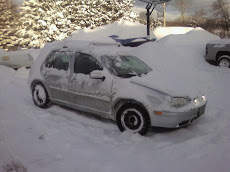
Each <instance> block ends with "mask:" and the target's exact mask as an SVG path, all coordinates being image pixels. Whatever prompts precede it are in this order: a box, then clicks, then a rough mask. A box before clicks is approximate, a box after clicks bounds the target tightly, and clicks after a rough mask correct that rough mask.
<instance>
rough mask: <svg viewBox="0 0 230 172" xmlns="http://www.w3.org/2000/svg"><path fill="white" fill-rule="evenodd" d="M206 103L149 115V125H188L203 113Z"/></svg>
mask: <svg viewBox="0 0 230 172" xmlns="http://www.w3.org/2000/svg"><path fill="white" fill-rule="evenodd" d="M206 104H207V103H205V104H204V105H202V106H200V107H197V108H194V109H191V110H188V111H185V112H163V114H162V115H151V125H152V126H155V127H164V128H179V127H183V126H186V125H189V124H191V123H193V122H194V121H195V120H197V119H198V118H200V117H201V116H202V115H203V114H204V113H205V108H206Z"/></svg>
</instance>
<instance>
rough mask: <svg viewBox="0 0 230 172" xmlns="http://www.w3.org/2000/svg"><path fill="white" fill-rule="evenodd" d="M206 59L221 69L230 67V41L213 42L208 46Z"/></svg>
mask: <svg viewBox="0 0 230 172" xmlns="http://www.w3.org/2000/svg"><path fill="white" fill-rule="evenodd" d="M205 59H206V61H208V62H209V63H211V64H215V65H218V66H220V67H227V68H229V67H230V39H220V40H215V41H211V42H209V43H208V44H207V45H206V54H205Z"/></svg>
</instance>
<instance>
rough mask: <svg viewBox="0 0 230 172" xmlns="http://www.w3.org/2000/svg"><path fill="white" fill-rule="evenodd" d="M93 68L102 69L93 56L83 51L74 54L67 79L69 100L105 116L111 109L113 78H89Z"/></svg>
mask: <svg viewBox="0 0 230 172" xmlns="http://www.w3.org/2000/svg"><path fill="white" fill-rule="evenodd" d="M94 70H101V71H103V68H102V67H101V66H100V64H99V62H98V61H97V60H96V59H95V58H94V57H92V56H91V55H89V54H84V53H76V54H75V58H74V65H73V70H72V73H71V77H70V80H69V92H70V98H71V100H70V102H71V103H73V104H74V105H75V106H76V107H77V108H78V109H81V110H85V111H89V112H93V113H97V114H99V115H101V116H105V115H107V114H108V113H109V112H110V111H111V97H112V95H111V94H112V84H113V79H112V77H111V76H109V75H108V76H106V77H105V79H104V80H103V79H91V78H90V73H91V72H92V71H94ZM104 70H105V69H104ZM103 72H104V71H103Z"/></svg>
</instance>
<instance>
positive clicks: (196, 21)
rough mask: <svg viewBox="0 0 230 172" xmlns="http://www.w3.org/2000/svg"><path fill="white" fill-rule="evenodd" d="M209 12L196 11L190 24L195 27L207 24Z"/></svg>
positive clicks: (191, 17)
mask: <svg viewBox="0 0 230 172" xmlns="http://www.w3.org/2000/svg"><path fill="white" fill-rule="evenodd" d="M206 14H207V12H206V11H205V10H204V9H200V10H196V11H195V12H194V13H193V14H192V15H191V16H190V17H189V19H190V22H191V25H192V26H193V27H200V26H201V25H202V24H204V23H205V20H206V17H205V16H206Z"/></svg>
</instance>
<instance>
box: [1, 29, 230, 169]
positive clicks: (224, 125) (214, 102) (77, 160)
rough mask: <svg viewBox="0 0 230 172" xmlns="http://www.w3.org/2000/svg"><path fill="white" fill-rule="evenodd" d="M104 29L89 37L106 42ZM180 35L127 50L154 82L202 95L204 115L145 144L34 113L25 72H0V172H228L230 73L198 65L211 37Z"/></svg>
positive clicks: (74, 114) (98, 123)
mask: <svg viewBox="0 0 230 172" xmlns="http://www.w3.org/2000/svg"><path fill="white" fill-rule="evenodd" d="M110 29H112V31H111V32H109V31H105V30H103V29H102V30H101V32H100V29H99V31H98V32H95V34H93V33H91V37H92V39H94V37H95V39H96V38H98V37H100V35H101V37H102V36H105V35H103V33H104V34H105V33H106V34H107V36H110V34H111V33H112V32H115V30H116V27H111V28H110ZM132 32H135V29H133V30H132ZM184 33H186V34H184ZM184 33H183V34H181V35H168V36H166V37H164V38H162V39H160V40H159V41H156V42H151V43H147V44H144V45H142V46H140V47H137V48H127V49H128V50H130V51H131V53H133V54H135V55H137V56H139V57H140V58H141V59H143V61H145V62H146V63H147V64H148V65H149V66H150V67H151V68H152V69H153V75H155V77H154V79H153V82H158V81H159V82H160V81H161V80H165V79H168V80H169V81H171V84H170V85H167V86H168V87H169V88H170V87H178V88H181V89H185V90H186V88H184V85H186V84H190V85H193V86H194V88H195V87H198V88H200V89H202V90H203V92H204V93H205V95H206V96H207V98H208V105H207V109H206V113H205V114H204V116H202V117H201V118H200V120H198V121H197V122H196V123H194V124H193V125H190V126H188V127H186V128H181V129H178V130H159V129H157V130H156V129H154V130H153V131H151V132H149V133H148V135H147V136H145V137H142V136H139V135H137V134H132V133H128V132H124V133H120V131H119V130H118V128H117V126H116V124H115V123H114V122H112V121H110V120H106V119H101V118H98V117H95V116H93V115H90V114H85V113H82V112H78V111H73V110H70V109H65V108H61V107H59V106H55V105H53V106H52V107H51V108H49V109H40V108H38V107H36V106H35V105H34V104H33V102H32V98H31V94H30V91H29V88H28V85H27V78H28V74H29V70H27V69H23V68H22V69H19V70H18V71H16V72H15V71H14V70H12V69H10V68H7V67H4V66H0V171H6V170H4V168H5V169H6V168H9V167H7V166H6V165H7V164H11V163H12V161H15V162H20V164H22V165H23V166H24V167H26V168H27V170H28V171H29V172H63V171H68V172H117V171H119V172H131V171H132V172H141V171H154V172H155V171H156V172H168V171H172V172H178V171H179V172H182V171H186V172H194V171H197V172H217V171H220V172H229V169H230V164H229V162H230V115H229V114H230V113H229V112H230V106H229V102H230V91H229V85H230V77H229V76H230V70H229V69H222V68H219V67H216V66H212V65H209V64H208V63H207V62H205V60H204V58H203V55H204V53H205V44H206V43H207V42H209V41H211V40H213V39H219V38H218V37H216V36H214V35H211V34H210V33H207V32H206V31H204V30H202V29H201V28H197V29H192V30H190V31H188V32H184ZM81 34H82V33H81ZM123 34H125V33H123ZM128 34H129V32H128ZM159 34H160V33H159ZM86 35H87V34H86ZM162 82H163V81H161V83H162ZM185 82H186V83H185ZM162 87H166V85H162ZM188 91H189V90H188ZM190 91H192V90H190Z"/></svg>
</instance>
